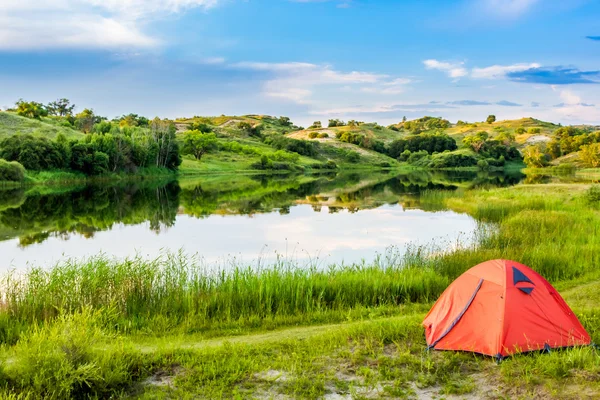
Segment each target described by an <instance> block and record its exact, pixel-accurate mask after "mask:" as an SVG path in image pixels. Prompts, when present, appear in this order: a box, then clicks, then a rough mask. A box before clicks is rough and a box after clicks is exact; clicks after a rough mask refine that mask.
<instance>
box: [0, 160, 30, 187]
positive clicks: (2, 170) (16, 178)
mask: <svg viewBox="0 0 600 400" xmlns="http://www.w3.org/2000/svg"><path fill="white" fill-rule="evenodd" d="M23 179H25V168H24V167H23V166H22V165H21V164H19V163H18V162H16V161H11V162H9V161H6V160H2V159H0V181H9V182H21V181H22V180H23Z"/></svg>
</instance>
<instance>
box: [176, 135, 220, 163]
mask: <svg viewBox="0 0 600 400" xmlns="http://www.w3.org/2000/svg"><path fill="white" fill-rule="evenodd" d="M216 147H217V136H216V135H215V134H214V133H202V132H200V131H187V132H185V133H184V134H183V148H182V154H191V155H193V156H194V157H195V158H196V160H200V159H201V158H202V156H203V155H204V154H205V153H206V152H208V151H210V150H212V149H215V148H216Z"/></svg>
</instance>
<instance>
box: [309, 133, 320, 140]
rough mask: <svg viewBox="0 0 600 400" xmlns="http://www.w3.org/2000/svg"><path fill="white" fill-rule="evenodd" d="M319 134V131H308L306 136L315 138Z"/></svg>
mask: <svg viewBox="0 0 600 400" xmlns="http://www.w3.org/2000/svg"><path fill="white" fill-rule="evenodd" d="M317 136H319V132H309V133H308V137H309V138H311V139H316V138H317Z"/></svg>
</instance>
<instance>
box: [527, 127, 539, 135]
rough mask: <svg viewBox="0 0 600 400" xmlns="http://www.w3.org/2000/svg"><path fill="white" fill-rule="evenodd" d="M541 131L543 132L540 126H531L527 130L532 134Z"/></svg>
mask: <svg viewBox="0 0 600 400" xmlns="http://www.w3.org/2000/svg"><path fill="white" fill-rule="evenodd" d="M541 132H542V130H541V129H540V128H529V129H528V130H527V133H529V134H530V135H537V134H539V133H541Z"/></svg>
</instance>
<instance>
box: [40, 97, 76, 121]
mask: <svg viewBox="0 0 600 400" xmlns="http://www.w3.org/2000/svg"><path fill="white" fill-rule="evenodd" d="M46 109H47V110H48V114H49V115H56V116H58V117H67V116H71V115H73V110H74V109H75V104H71V101H70V100H69V99H65V98H62V99H58V100H56V101H53V102H51V103H48V105H47V106H46Z"/></svg>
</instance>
